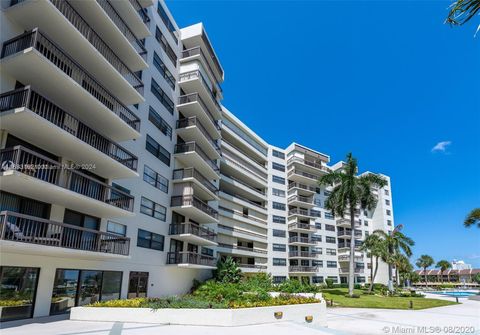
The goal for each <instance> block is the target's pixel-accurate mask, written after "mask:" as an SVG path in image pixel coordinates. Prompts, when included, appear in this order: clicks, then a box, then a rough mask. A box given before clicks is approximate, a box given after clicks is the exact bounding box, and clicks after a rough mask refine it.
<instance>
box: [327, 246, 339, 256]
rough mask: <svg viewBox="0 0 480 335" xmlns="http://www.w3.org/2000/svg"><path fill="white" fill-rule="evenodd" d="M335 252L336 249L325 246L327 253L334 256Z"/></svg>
mask: <svg viewBox="0 0 480 335" xmlns="http://www.w3.org/2000/svg"><path fill="white" fill-rule="evenodd" d="M336 254H337V249H331V248H327V255H330V256H335V255H336Z"/></svg>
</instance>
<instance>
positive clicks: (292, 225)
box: [288, 222, 312, 230]
mask: <svg viewBox="0 0 480 335" xmlns="http://www.w3.org/2000/svg"><path fill="white" fill-rule="evenodd" d="M288 229H290V230H293V229H303V230H311V229H312V226H310V224H308V223H303V222H294V223H290V224H289V225H288Z"/></svg>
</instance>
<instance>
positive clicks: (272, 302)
mask: <svg viewBox="0 0 480 335" xmlns="http://www.w3.org/2000/svg"><path fill="white" fill-rule="evenodd" d="M317 302H319V300H318V299H315V298H306V297H298V296H289V295H280V296H278V297H276V298H270V299H268V300H264V301H235V302H232V303H231V304H230V305H229V307H230V308H249V307H265V306H280V305H298V304H313V303H317Z"/></svg>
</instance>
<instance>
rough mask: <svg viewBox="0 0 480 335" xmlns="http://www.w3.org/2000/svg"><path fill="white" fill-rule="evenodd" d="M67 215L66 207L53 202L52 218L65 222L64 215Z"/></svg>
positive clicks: (51, 208)
mask: <svg viewBox="0 0 480 335" xmlns="http://www.w3.org/2000/svg"><path fill="white" fill-rule="evenodd" d="M64 215H65V207H63V206H59V205H56V204H52V205H51V207H50V218H49V219H50V220H52V221H57V222H63V216H64Z"/></svg>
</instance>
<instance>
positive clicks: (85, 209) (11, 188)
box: [0, 146, 133, 217]
mask: <svg viewBox="0 0 480 335" xmlns="http://www.w3.org/2000/svg"><path fill="white" fill-rule="evenodd" d="M0 162H2V163H1V164H2V166H3V171H2V172H1V173H0V184H1V185H2V190H4V191H6V192H11V193H15V194H18V195H22V196H25V197H30V198H34V199H37V200H41V201H44V202H48V203H54V204H59V205H62V206H65V207H68V208H70V209H72V210H76V211H79V212H82V213H86V214H90V215H93V216H97V217H117V216H133V213H132V212H133V197H132V196H131V195H130V194H127V193H125V192H122V191H120V190H118V189H115V188H113V187H112V186H110V185H108V184H105V183H102V182H100V181H99V180H97V179H94V178H92V177H90V176H88V175H86V174H84V173H82V172H80V170H76V169H75V166H74V167H73V168H72V167H71V166H64V165H62V164H60V163H59V162H57V161H54V160H52V159H50V158H48V157H46V156H43V155H41V154H39V153H37V152H34V151H32V150H30V149H27V148H24V147H22V146H16V147H12V148H6V149H3V150H0Z"/></svg>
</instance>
